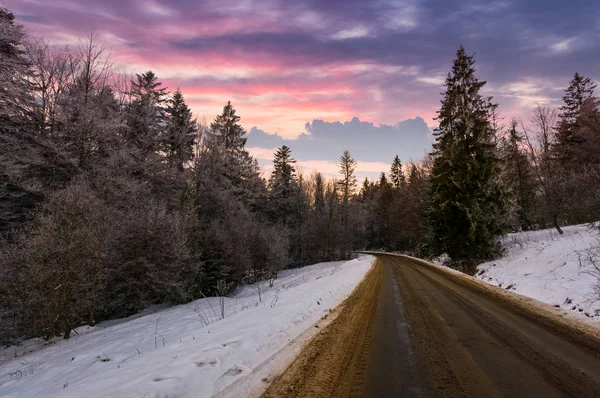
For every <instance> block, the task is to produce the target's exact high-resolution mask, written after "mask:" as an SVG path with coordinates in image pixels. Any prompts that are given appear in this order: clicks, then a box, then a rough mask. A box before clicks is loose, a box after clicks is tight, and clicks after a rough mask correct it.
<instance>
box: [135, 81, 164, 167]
mask: <svg viewBox="0 0 600 398" xmlns="http://www.w3.org/2000/svg"><path fill="white" fill-rule="evenodd" d="M161 86H162V83H161V82H160V81H159V80H158V77H157V76H156V75H155V74H154V72H152V71H148V72H146V73H143V74H141V75H140V74H137V75H136V80H134V81H132V82H131V93H130V94H131V97H132V102H131V104H130V109H129V111H128V115H127V125H128V132H127V134H126V138H127V140H128V141H129V142H130V144H131V145H133V146H134V147H135V148H137V149H139V150H140V152H141V156H142V157H143V158H145V157H147V156H148V155H149V154H150V153H153V152H158V150H159V149H160V142H161V140H162V139H163V137H162V136H163V128H164V125H165V108H164V104H165V102H166V101H167V99H166V98H165V97H166V96H167V93H166V90H167V89H166V87H161Z"/></svg>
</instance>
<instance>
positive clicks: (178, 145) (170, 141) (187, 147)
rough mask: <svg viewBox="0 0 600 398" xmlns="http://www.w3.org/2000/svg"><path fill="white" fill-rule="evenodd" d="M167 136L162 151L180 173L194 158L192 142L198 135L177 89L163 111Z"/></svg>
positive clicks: (194, 123) (194, 122)
mask: <svg viewBox="0 0 600 398" xmlns="http://www.w3.org/2000/svg"><path fill="white" fill-rule="evenodd" d="M165 117H166V121H167V134H166V137H165V140H164V142H163V151H164V152H165V153H166V156H167V159H168V161H169V163H170V164H171V165H173V166H175V167H177V169H179V170H180V171H183V168H184V166H185V164H186V163H188V162H189V161H190V160H192V158H193V157H194V142H195V140H196V135H197V133H198V126H197V124H196V121H195V120H194V119H193V118H192V111H191V109H190V108H189V106H188V105H187V104H186V103H185V99H184V97H183V94H182V93H181V91H180V90H179V89H177V91H175V93H174V94H173V98H172V99H171V100H170V101H169V105H168V106H167V108H166V110H165Z"/></svg>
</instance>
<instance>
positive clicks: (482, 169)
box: [427, 46, 505, 266]
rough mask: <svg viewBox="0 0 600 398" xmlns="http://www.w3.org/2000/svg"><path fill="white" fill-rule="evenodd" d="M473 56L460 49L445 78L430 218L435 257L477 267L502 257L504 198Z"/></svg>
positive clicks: (487, 109)
mask: <svg viewBox="0 0 600 398" xmlns="http://www.w3.org/2000/svg"><path fill="white" fill-rule="evenodd" d="M474 64H475V60H474V59H473V56H468V55H467V54H466V52H465V49H464V48H463V47H462V46H461V47H460V49H459V50H458V52H457V54H456V59H455V60H454V62H453V65H452V71H451V72H450V73H449V74H448V77H447V78H446V83H445V87H446V92H445V93H444V94H443V95H444V98H443V100H442V106H441V109H440V111H439V112H438V117H437V120H438V121H439V127H438V128H437V129H436V132H435V136H436V142H435V144H434V152H433V153H432V156H433V168H432V172H431V183H430V192H429V201H430V203H429V208H428V209H427V218H428V222H429V226H430V229H431V233H432V237H431V242H430V246H431V249H432V254H441V253H447V254H448V255H449V256H450V258H451V259H452V260H453V261H454V262H455V263H462V264H464V265H467V266H472V265H473V264H474V262H475V261H477V260H479V259H486V258H491V257H493V256H494V255H496V254H498V251H499V244H498V237H499V236H500V235H502V234H503V233H504V231H505V226H504V225H503V222H502V220H503V215H504V212H505V194H504V191H503V189H502V187H501V185H500V183H499V175H500V167H499V159H498V155H497V148H496V145H495V140H494V135H493V129H492V126H491V120H490V114H491V110H492V109H493V106H494V105H493V104H492V103H491V98H484V97H482V96H481V94H480V93H479V91H480V90H481V88H482V87H483V86H484V85H485V81H481V80H479V79H478V78H477V77H476V76H475V69H474V67H473V65H474Z"/></svg>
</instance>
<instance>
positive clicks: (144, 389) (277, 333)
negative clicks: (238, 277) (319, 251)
mask: <svg viewBox="0 0 600 398" xmlns="http://www.w3.org/2000/svg"><path fill="white" fill-rule="evenodd" d="M371 263H372V257H370V256H363V257H360V258H359V259H355V260H351V261H347V262H332V263H320V264H315V265H312V266H309V267H304V268H300V269H294V270H284V271H282V272H280V275H279V278H278V279H277V280H276V281H275V284H274V286H273V287H272V288H270V287H268V283H267V284H263V285H262V286H261V289H262V290H261V296H262V301H259V299H258V294H257V291H256V287H254V286H245V287H242V288H240V289H238V291H236V293H235V294H234V295H233V296H232V297H228V298H225V318H224V319H221V316H220V313H221V309H220V299H219V298H208V299H201V300H196V301H194V302H191V303H189V304H186V305H181V306H177V307H172V308H167V309H160V310H158V309H153V310H151V311H148V313H146V314H144V315H142V316H139V315H137V316H133V317H130V318H128V319H125V320H118V321H108V322H104V323H100V324H98V325H97V326H95V327H87V326H83V327H80V328H78V329H77V330H76V332H77V333H76V334H74V335H73V337H72V338H71V339H70V340H58V339H57V340H56V341H53V342H50V343H48V342H42V341H40V340H30V341H27V342H25V344H23V345H21V346H18V347H9V348H4V349H2V350H0V396H2V397H36V396H44V397H67V398H68V397H78V398H79V397H86V398H94V397H107V396H127V397H148V398H154V397H166V396H169V397H171V396H177V397H211V396H213V395H215V394H219V393H220V392H222V391H224V390H226V389H227V387H228V386H230V385H231V384H232V383H234V382H236V381H240V380H241V381H243V380H242V379H243V378H244V377H247V376H248V375H251V374H252V375H256V376H257V377H259V380H260V379H265V380H266V379H269V378H270V377H271V376H270V374H269V373H268V367H264V366H261V364H263V363H264V362H265V361H267V360H268V359H272V358H273V357H274V356H276V355H277V354H278V353H279V352H280V351H282V350H283V349H284V348H285V347H286V345H288V344H290V342H293V341H294V339H296V338H297V337H298V336H300V335H301V334H302V333H303V332H305V330H306V329H308V328H312V326H313V324H314V323H315V322H317V321H319V320H320V319H324V318H325V317H327V314H329V312H330V310H331V309H333V308H334V307H336V306H337V305H338V304H339V303H341V302H342V301H343V300H344V299H345V298H346V297H347V296H348V295H349V294H350V293H351V292H352V290H353V289H354V288H355V287H356V285H357V284H358V282H359V281H360V280H361V279H362V278H363V276H364V275H365V273H366V272H367V271H368V269H369V268H370V266H371ZM313 329H314V328H313ZM315 330H318V329H315ZM292 353H293V351H292ZM261 372H264V374H262V373H261Z"/></svg>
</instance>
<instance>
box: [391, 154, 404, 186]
mask: <svg viewBox="0 0 600 398" xmlns="http://www.w3.org/2000/svg"><path fill="white" fill-rule="evenodd" d="M390 180H392V184H393V185H394V187H395V188H401V187H402V186H404V185H405V184H406V177H405V176H404V172H403V171H402V162H401V161H400V158H399V157H398V155H396V156H395V157H394V161H393V162H392V167H391V168H390Z"/></svg>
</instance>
